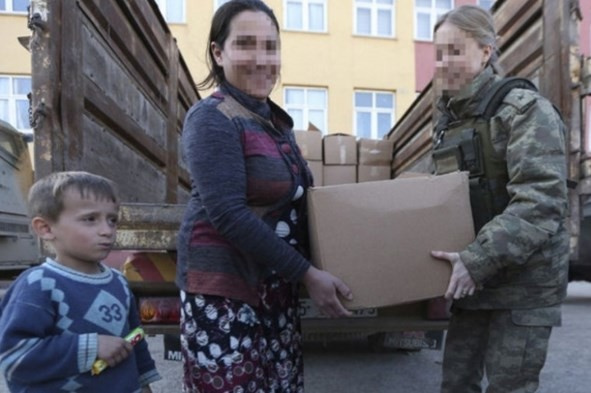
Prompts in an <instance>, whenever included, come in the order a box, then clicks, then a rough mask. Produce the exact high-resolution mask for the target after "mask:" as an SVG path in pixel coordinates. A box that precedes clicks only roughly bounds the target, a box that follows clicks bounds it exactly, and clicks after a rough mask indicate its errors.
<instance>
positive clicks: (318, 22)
mask: <svg viewBox="0 0 591 393" xmlns="http://www.w3.org/2000/svg"><path fill="white" fill-rule="evenodd" d="M284 9H285V15H284V26H285V28H286V29H288V30H302V31H316V32H325V31H326V12H325V10H326V0H284Z"/></svg>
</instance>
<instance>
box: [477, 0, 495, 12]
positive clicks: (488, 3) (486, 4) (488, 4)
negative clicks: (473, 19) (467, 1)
mask: <svg viewBox="0 0 591 393" xmlns="http://www.w3.org/2000/svg"><path fill="white" fill-rule="evenodd" d="M494 4H495V0H478V5H479V6H480V7H482V8H484V9H485V10H490V9H491V8H492V6H493V5H494Z"/></svg>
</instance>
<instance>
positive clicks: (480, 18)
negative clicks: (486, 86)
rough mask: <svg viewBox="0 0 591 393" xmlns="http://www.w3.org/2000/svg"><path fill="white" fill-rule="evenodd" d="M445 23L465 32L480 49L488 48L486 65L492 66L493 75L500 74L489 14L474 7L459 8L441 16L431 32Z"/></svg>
mask: <svg viewBox="0 0 591 393" xmlns="http://www.w3.org/2000/svg"><path fill="white" fill-rule="evenodd" d="M446 22H448V23H451V24H452V25H454V26H456V27H457V28H459V29H460V30H463V31H465V32H466V33H467V34H468V35H469V36H470V37H472V38H474V39H475V40H476V42H477V43H478V45H480V46H481V47H483V46H487V45H488V46H490V47H491V48H492V52H491V56H490V58H489V59H488V64H489V65H490V66H492V68H493V71H494V72H495V73H497V74H501V73H502V70H501V67H500V65H499V64H498V60H499V55H498V49H497V32H496V30H495V25H494V21H493V17H492V15H491V14H490V12H488V11H487V10H485V9H484V8H481V7H479V6H476V5H462V6H459V7H458V8H454V9H453V10H451V11H449V12H447V13H445V14H443V15H442V16H441V18H440V19H439V20H438V21H437V23H436V24H435V26H434V28H433V32H435V33H436V32H437V30H438V29H439V28H440V27H441V25H443V24H444V23H446Z"/></svg>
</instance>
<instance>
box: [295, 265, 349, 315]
mask: <svg viewBox="0 0 591 393" xmlns="http://www.w3.org/2000/svg"><path fill="white" fill-rule="evenodd" d="M302 282H303V283H304V285H305V286H306V289H307V290H308V294H309V295H310V297H311V298H312V301H314V303H315V304H316V306H318V307H319V308H320V311H321V312H322V313H323V314H326V315H328V316H329V317H350V316H351V315H352V313H351V311H349V310H347V309H346V308H345V307H343V305H342V304H341V301H340V300H339V298H338V296H337V293H340V294H341V295H342V296H343V297H345V298H346V299H348V300H351V299H353V294H352V293H351V290H350V289H349V287H348V286H347V285H345V283H344V282H343V281H342V280H341V279H339V278H337V277H335V276H333V275H332V274H330V273H329V272H325V271H324V270H319V269H317V268H315V267H314V266H310V268H309V269H308V271H307V272H306V274H305V275H304V278H303V279H302Z"/></svg>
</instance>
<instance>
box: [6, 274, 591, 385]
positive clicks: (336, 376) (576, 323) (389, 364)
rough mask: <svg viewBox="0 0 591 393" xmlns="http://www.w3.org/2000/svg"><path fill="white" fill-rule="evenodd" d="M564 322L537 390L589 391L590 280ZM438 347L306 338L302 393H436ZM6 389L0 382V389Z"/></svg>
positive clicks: (177, 368)
mask: <svg viewBox="0 0 591 393" xmlns="http://www.w3.org/2000/svg"><path fill="white" fill-rule="evenodd" d="M563 310H564V313H563V326H562V327H561V328H558V329H555V331H554V332H553V334H552V338H551V342H550V352H549V355H548V361H547V362H546V366H545V367H544V370H543V372H542V376H541V387H540V389H539V391H538V393H589V392H590V391H591V388H590V386H591V373H589V371H588V370H589V365H591V349H590V348H591V338H590V333H591V283H571V284H570V285H569V296H568V299H567V301H566V303H565V305H564V308H563ZM148 340H149V343H150V348H151V351H152V354H153V356H154V358H155V359H156V360H157V363H158V369H159V371H160V373H161V374H162V375H163V377H164V380H163V381H160V382H158V383H156V384H154V385H153V392H154V393H177V392H178V393H180V392H181V388H180V376H181V363H180V362H174V361H165V360H163V357H164V354H163V345H162V338H161V337H160V336H155V337H150V338H148ZM441 356H442V352H441V351H430V350H423V351H420V352H411V353H408V352H394V353H374V352H372V351H371V350H370V349H369V348H368V346H367V344H366V343H365V342H362V341H349V342H334V343H328V344H327V345H323V344H322V343H307V344H306V346H305V354H304V359H305V365H306V393H333V392H335V393H336V392H339V393H349V392H350V393H359V392H372V393H436V392H438V386H439V383H440V380H441V377H440V371H441ZM7 392H8V391H7V390H6V388H5V387H4V386H3V383H2V382H0V393H7Z"/></svg>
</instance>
